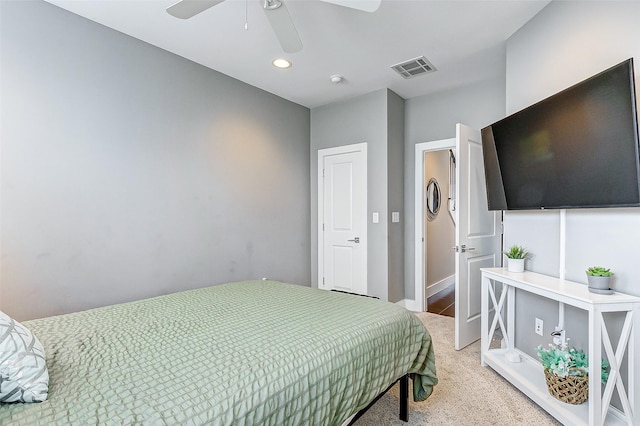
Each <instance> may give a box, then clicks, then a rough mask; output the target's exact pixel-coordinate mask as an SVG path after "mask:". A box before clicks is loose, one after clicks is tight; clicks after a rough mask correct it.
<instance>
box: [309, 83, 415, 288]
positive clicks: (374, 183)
mask: <svg viewBox="0 0 640 426" xmlns="http://www.w3.org/2000/svg"><path fill="white" fill-rule="evenodd" d="M402 106H403V100H402V98H400V97H399V96H397V95H396V94H395V93H393V92H391V91H390V90H387V89H381V90H377V91H375V92H372V93H368V94H366V95H362V96H358V97H356V98H353V99H350V100H347V101H343V102H336V103H333V104H329V105H325V106H321V107H318V108H313V109H312V110H311V155H310V158H309V161H310V164H311V276H312V282H313V286H317V285H318V235H317V229H318V150H319V149H325V148H333V147H337V146H342V145H350V144H354V143H361V142H366V143H367V151H368V159H367V161H368V167H367V170H368V176H367V179H368V182H367V186H368V188H367V222H368V226H367V232H368V238H369V245H368V247H367V261H368V269H367V276H368V277H367V280H368V287H369V294H370V295H372V296H377V297H380V298H381V299H383V300H389V298H390V295H392V296H393V297H398V296H399V295H400V294H401V292H402V290H401V289H400V288H401V287H402V281H401V279H402V278H401V276H400V272H399V271H398V270H397V269H398V266H397V265H399V264H404V259H401V260H398V257H397V256H401V254H399V253H397V252H396V253H394V255H393V257H392V256H391V255H390V253H389V251H390V249H391V247H394V246H398V245H399V244H398V243H399V242H398V241H397V239H398V238H397V232H395V231H394V230H395V229H400V226H401V223H400V224H398V223H394V224H391V223H390V222H391V210H390V209H391V208H395V206H397V205H398V204H399V203H402V200H401V199H399V198H398V197H397V193H396V194H394V195H393V196H391V195H390V191H398V188H400V187H401V183H400V184H398V176H399V173H398V170H396V168H397V164H401V160H400V159H401V154H399V152H398V145H399V144H400V142H399V140H401V138H402V132H403V130H402V129H401V128H400V126H399V124H398V123H399V122H400V118H399V117H400V115H402V112H403V111H402ZM392 165H393V169H394V170H393V171H391V170H389V168H390V167H392ZM392 188H393V189H392ZM373 212H379V214H380V222H379V223H372V222H371V215H372V213H373ZM392 225H393V226H392ZM400 244H402V242H400ZM392 277H393V278H394V281H393V282H390V279H391V278H392ZM396 280H400V281H399V282H397V283H396ZM394 284H395V285H397V286H398V287H399V288H398V289H396V288H395V287H394ZM390 286H391V287H393V288H392V289H390Z"/></svg>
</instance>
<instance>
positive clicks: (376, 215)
mask: <svg viewBox="0 0 640 426" xmlns="http://www.w3.org/2000/svg"><path fill="white" fill-rule="evenodd" d="M372 220H373V223H378V222H380V213H378V212H373V218H372Z"/></svg>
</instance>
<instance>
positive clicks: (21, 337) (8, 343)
mask: <svg viewBox="0 0 640 426" xmlns="http://www.w3.org/2000/svg"><path fill="white" fill-rule="evenodd" d="M48 391H49V372H48V371H47V364H46V362H45V356H44V348H43V347H42V344H40V341H39V340H38V338H37V337H36V336H34V335H33V333H31V331H29V329H28V328H26V327H25V326H24V325H22V324H20V323H19V322H18V321H15V320H14V319H13V318H11V317H9V316H8V315H7V314H5V313H4V312H2V311H0V402H42V401H44V400H46V399H47V392H48Z"/></svg>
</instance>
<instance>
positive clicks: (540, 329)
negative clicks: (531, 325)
mask: <svg viewBox="0 0 640 426" xmlns="http://www.w3.org/2000/svg"><path fill="white" fill-rule="evenodd" d="M536 334H539V335H540V336H542V335H543V334H544V322H543V321H542V320H541V319H540V318H536Z"/></svg>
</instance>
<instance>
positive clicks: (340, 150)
mask: <svg viewBox="0 0 640 426" xmlns="http://www.w3.org/2000/svg"><path fill="white" fill-rule="evenodd" d="M354 151H360V152H362V153H363V155H364V158H365V162H364V178H365V187H366V188H369V184H368V164H369V160H368V158H369V156H368V154H367V143H366V142H362V143H356V144H351V145H342V146H337V147H334V148H324V149H319V150H318V216H317V217H318V230H317V232H318V234H317V235H318V288H322V285H321V280H322V276H323V273H324V241H323V240H324V239H323V238H322V235H323V230H322V226H323V223H322V218H323V216H324V179H323V176H322V173H323V172H322V169H323V164H324V157H325V156H328V155H337V154H346V153H349V152H354ZM367 204H368V196H367V197H366V198H365V211H366V212H367V214H366V215H365V218H364V220H365V226H364V229H363V230H362V232H360V240H361V241H362V242H363V245H364V244H368V241H369V238H368V232H369V230H368V219H367V218H368V214H369V213H368V211H369V210H368V207H367ZM364 248H365V251H364V261H365V264H367V265H368V259H367V254H368V251H369V250H368V247H366V246H365V247H364ZM367 271H368V267H366V268H365V269H364V271H363V274H364V277H363V278H364V282H365V284H366V283H368V281H367ZM368 290H369V289H368V286H367V294H368Z"/></svg>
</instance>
